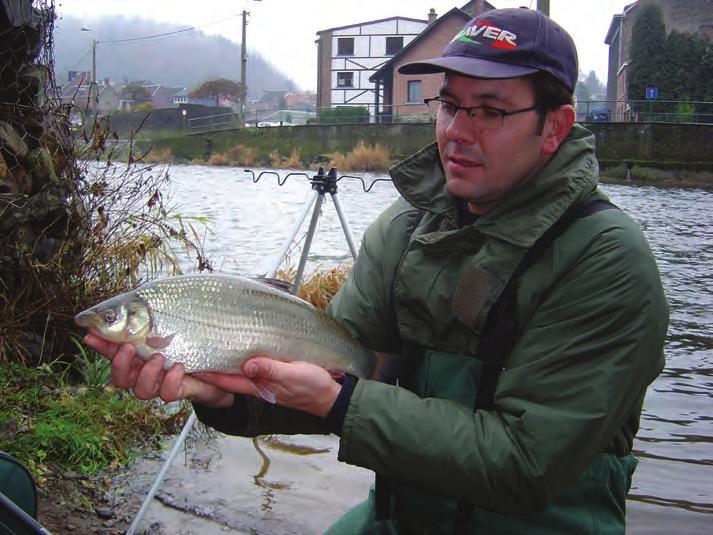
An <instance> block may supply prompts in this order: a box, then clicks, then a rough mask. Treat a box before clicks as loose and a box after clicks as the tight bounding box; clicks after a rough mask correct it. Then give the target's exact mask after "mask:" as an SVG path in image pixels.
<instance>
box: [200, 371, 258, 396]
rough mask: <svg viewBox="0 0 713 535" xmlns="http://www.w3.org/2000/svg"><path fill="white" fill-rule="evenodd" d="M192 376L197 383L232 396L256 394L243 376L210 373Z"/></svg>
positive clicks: (251, 384)
mask: <svg viewBox="0 0 713 535" xmlns="http://www.w3.org/2000/svg"><path fill="white" fill-rule="evenodd" d="M192 375H193V376H194V377H195V378H196V379H198V380H199V381H202V382H204V383H208V384H209V385H213V386H217V387H218V388H220V389H221V390H225V391H226V392H232V393H233V394H248V395H250V396H254V395H255V394H256V393H257V389H256V388H255V385H254V384H253V382H252V381H251V380H250V379H248V378H247V377H245V376H244V375H240V374H228V373H211V372H202V373H194V374H192Z"/></svg>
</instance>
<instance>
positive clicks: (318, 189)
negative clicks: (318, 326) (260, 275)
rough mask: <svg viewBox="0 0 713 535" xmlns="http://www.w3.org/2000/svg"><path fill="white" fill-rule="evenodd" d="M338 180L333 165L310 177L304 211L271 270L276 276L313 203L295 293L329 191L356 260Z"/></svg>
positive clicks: (298, 267) (296, 276)
mask: <svg viewBox="0 0 713 535" xmlns="http://www.w3.org/2000/svg"><path fill="white" fill-rule="evenodd" d="M337 181H338V179H337V169H336V168H335V167H332V168H331V169H330V170H329V173H327V174H326V175H325V174H324V168H323V167H320V168H319V170H318V171H317V174H316V175H315V176H314V177H313V178H312V179H310V182H311V183H312V192H311V194H310V196H309V198H308V199H307V201H306V202H305V204H304V207H303V208H302V213H301V214H300V215H299V217H298V218H297V221H295V226H294V228H293V229H292V232H291V233H290V235H289V236H288V237H287V239H286V240H285V244H284V245H283V247H282V250H281V252H280V254H279V255H278V257H277V259H276V260H275V263H274V265H273V267H272V269H271V270H270V272H269V273H270V276H271V277H274V276H275V275H276V274H277V270H278V269H279V267H280V264H282V261H283V260H284V259H285V256H286V255H287V251H289V249H290V246H291V245H292V242H293V241H294V239H295V237H296V236H297V233H298V232H299V231H300V228H302V224H303V223H304V220H305V218H306V217H307V214H308V213H309V210H310V208H311V207H312V205H314V210H312V219H311V220H310V223H309V229H308V230H307V236H306V237H305V244H304V247H303V248H302V255H301V256H300V262H299V264H298V266H297V274H296V275H295V282H294V285H293V288H292V293H293V294H294V295H297V292H298V291H299V289H300V284H301V281H302V275H303V274H304V268H305V264H306V263H307V256H308V255H309V250H310V247H311V246H312V239H313V238H314V234H315V230H316V228H317V221H318V220H319V216H320V214H321V209H322V204H323V203H324V200H325V194H327V193H329V194H330V195H331V196H332V201H333V202H334V209H335V210H336V211H337V216H338V217H339V222H340V223H341V225H342V230H343V231H344V237H345V238H346V240H347V244H348V245H349V250H350V251H351V253H352V257H353V258H354V260H356V257H357V249H356V247H355V246H354V238H353V237H352V233H351V230H349V224H348V223H347V219H346V217H344V212H343V211H342V205H341V204H340V202H339V197H338V196H337ZM315 201H316V204H315Z"/></svg>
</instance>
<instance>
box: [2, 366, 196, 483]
mask: <svg viewBox="0 0 713 535" xmlns="http://www.w3.org/2000/svg"><path fill="white" fill-rule="evenodd" d="M107 362H108V361H107ZM71 375H72V369H71V367H67V365H66V364H65V363H61V362H59V361H56V362H55V363H53V364H52V365H49V364H47V365H43V366H40V367H36V368H28V367H25V366H23V365H21V364H16V363H9V364H3V365H0V392H1V396H2V403H0V450H3V451H6V452H8V453H10V454H12V455H14V456H15V457H17V458H18V459H19V460H20V461H21V462H22V463H23V464H25V466H27V467H28V468H29V469H30V470H31V472H32V473H33V475H34V476H35V479H36V481H37V482H38V484H39V485H40V486H42V483H43V482H44V481H45V480H46V479H47V478H48V477H52V476H53V475H57V473H58V472H60V473H61V472H64V471H73V472H78V473H80V474H83V475H90V474H95V473H97V472H98V471H99V470H102V469H105V468H107V467H115V466H119V465H123V464H124V463H126V462H128V461H130V460H132V459H133V458H134V456H135V455H136V452H137V451H138V450H137V448H138V447H140V446H143V447H146V446H150V445H156V444H158V440H159V438H160V437H161V436H162V435H163V434H166V433H175V432H176V431H177V430H178V428H180V426H181V425H182V423H183V421H184V420H185V416H186V411H185V410H182V411H179V412H177V413H174V414H172V415H168V414H164V413H161V412H159V411H158V409H157V405H155V404H153V403H146V402H143V401H140V400H138V399H137V398H135V397H134V396H133V394H131V393H130V392H120V391H116V390H114V389H113V388H112V387H107V386H105V385H103V384H102V385H100V386H99V385H97V386H94V387H89V386H79V385H77V384H72V381H71V380H70V378H71ZM184 409H185V408H184Z"/></svg>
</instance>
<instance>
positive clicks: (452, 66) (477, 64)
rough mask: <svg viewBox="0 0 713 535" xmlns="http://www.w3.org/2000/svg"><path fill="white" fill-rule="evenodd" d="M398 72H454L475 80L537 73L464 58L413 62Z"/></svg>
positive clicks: (400, 68) (531, 70)
mask: <svg viewBox="0 0 713 535" xmlns="http://www.w3.org/2000/svg"><path fill="white" fill-rule="evenodd" d="M398 70H399V72H400V73H401V74H434V73H439V72H455V73H458V74H463V75H465V76H472V77H475V78H516V77H518V76H526V75H528V74H533V73H535V72H537V69H533V68H532V67H524V66H521V65H512V64H510V63H501V62H499V61H489V60H486V59H480V58H473V57H465V56H448V57H445V58H435V59H428V60H424V61H414V62H413V63H406V64H405V65H401V67H399V69H398Z"/></svg>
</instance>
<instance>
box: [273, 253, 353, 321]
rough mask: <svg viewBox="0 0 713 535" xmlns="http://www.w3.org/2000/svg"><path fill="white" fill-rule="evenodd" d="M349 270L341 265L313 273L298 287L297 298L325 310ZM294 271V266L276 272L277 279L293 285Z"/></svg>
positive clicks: (349, 267)
mask: <svg viewBox="0 0 713 535" xmlns="http://www.w3.org/2000/svg"><path fill="white" fill-rule="evenodd" d="M350 270H351V266H347V265H343V264H341V265H338V266H336V267H333V268H331V269H328V270H326V271H323V270H316V271H314V272H313V273H312V274H311V275H309V276H308V277H307V278H306V279H304V280H303V282H302V284H301V285H300V290H299V292H298V295H299V297H301V298H302V299H304V300H305V301H307V302H309V303H312V304H313V305H314V306H316V307H317V308H319V309H320V310H324V309H326V308H327V305H328V304H329V302H330V301H331V300H332V297H334V295H335V294H336V293H337V291H338V290H339V288H341V287H342V284H344V281H346V280H347V277H348V276H349V271H350ZM296 271H297V270H296V269H295V267H294V266H288V267H286V268H285V269H281V270H279V271H278V272H277V278H278V279H281V280H284V281H286V282H289V283H294V280H295V275H296Z"/></svg>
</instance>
